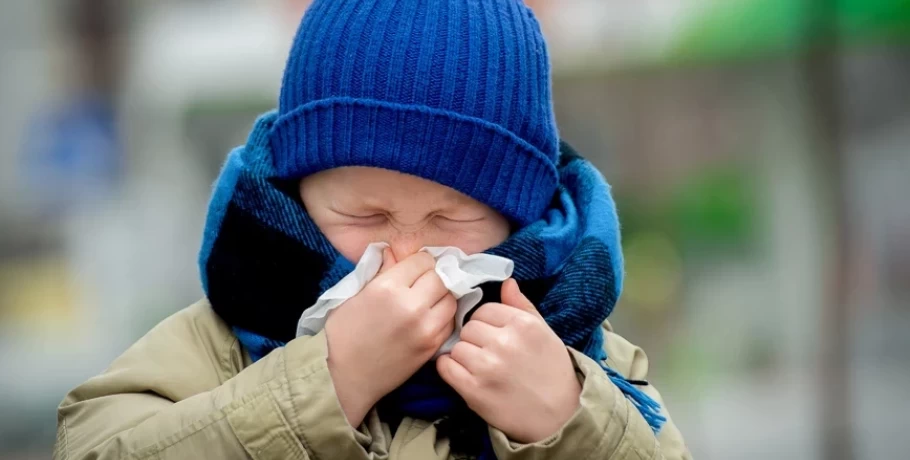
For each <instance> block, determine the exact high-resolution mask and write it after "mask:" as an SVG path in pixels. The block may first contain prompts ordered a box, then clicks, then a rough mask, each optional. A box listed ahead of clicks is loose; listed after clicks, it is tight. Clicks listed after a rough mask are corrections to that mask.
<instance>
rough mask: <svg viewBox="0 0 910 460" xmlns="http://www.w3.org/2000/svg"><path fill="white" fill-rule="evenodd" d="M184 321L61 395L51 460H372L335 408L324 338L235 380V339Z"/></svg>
mask: <svg viewBox="0 0 910 460" xmlns="http://www.w3.org/2000/svg"><path fill="white" fill-rule="evenodd" d="M192 308H193V307H191V309H192ZM211 314H212V315H214V313H211ZM182 315H183V316H182ZM186 315H187V314H186V313H183V312H181V313H178V314H177V315H174V316H172V317H171V318H169V319H167V320H165V321H164V322H162V323H161V324H160V325H158V326H157V327H156V328H155V329H153V330H152V331H151V332H149V333H148V334H147V335H146V336H145V337H144V338H142V339H141V340H140V341H139V342H137V343H136V344H135V345H133V346H132V347H131V348H130V349H129V350H127V351H126V352H125V353H124V354H123V355H122V356H120V357H119V358H118V359H117V360H115V362H114V363H113V364H112V366H111V367H110V368H109V369H108V370H107V371H105V372H104V373H103V374H101V375H99V376H97V377H95V378H92V379H90V380H89V381H87V382H85V383H84V384H82V385H81V386H79V387H77V388H76V389H75V390H73V391H72V392H70V393H69V394H68V395H67V396H66V398H65V399H64V401H63V402H62V403H61V405H60V407H59V410H58V433H57V443H56V447H55V451H54V458H55V459H59V460H63V459H82V458H92V459H114V458H134V459H146V458H155V459H162V460H164V459H198V458H222V459H233V458H244V459H245V458H253V459H257V460H264V459H290V458H294V459H318V458H339V457H341V458H352V459H357V458H363V459H367V458H372V455H370V454H368V453H367V451H368V450H369V449H370V446H369V444H370V440H369V439H368V438H367V437H366V436H365V435H363V434H362V433H359V432H357V431H355V430H354V429H353V428H351V426H350V425H349V424H348V422H347V420H346V419H345V416H344V413H343V412H342V410H341V407H340V405H339V404H338V399H337V397H336V395H335V391H334V386H333V385H332V381H331V379H330V377H329V372H328V368H327V364H326V356H327V355H328V353H327V345H326V341H325V336H324V335H323V334H320V335H317V336H315V337H308V338H300V339H297V340H294V341H292V342H291V343H289V344H288V345H287V346H286V347H284V348H280V349H276V350H275V351H273V352H272V353H271V354H269V355H268V356H266V357H265V358H263V359H261V360H259V361H258V362H256V363H255V364H252V365H251V366H249V367H247V368H246V369H243V370H242V371H239V373H238V372H237V371H236V370H237V369H241V368H242V367H243V366H242V364H243V363H242V360H243V357H242V356H243V355H242V354H241V353H240V352H239V345H238V344H237V342H236V339H234V338H233V335H232V334H228V333H224V331H222V333H220V334H215V333H211V331H206V330H205V329H207V328H208V329H211V327H210V326H206V325H204V324H203V325H200V321H198V318H191V319H189V320H188V319H187V318H186ZM210 322H211V321H210ZM220 327H222V328H226V326H224V325H223V324H222V325H221V326H220ZM219 342H220V343H219ZM219 347H222V348H226V349H228V350H229V351H230V350H232V352H225V353H219V352H218V348H219ZM230 368H233V369H234V371H233V372H222V371H223V370H225V369H230ZM234 374H236V375H234ZM231 375H233V377H231V378H229V379H228V378H227V376H231ZM219 380H224V381H219Z"/></svg>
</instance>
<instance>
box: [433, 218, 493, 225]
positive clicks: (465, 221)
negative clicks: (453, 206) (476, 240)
mask: <svg viewBox="0 0 910 460" xmlns="http://www.w3.org/2000/svg"><path fill="white" fill-rule="evenodd" d="M436 217H439V218H440V219H443V220H446V221H448V222H454V223H458V224H470V223H474V222H480V221H482V220H484V217H479V218H476V219H456V218H454V217H447V216H436Z"/></svg>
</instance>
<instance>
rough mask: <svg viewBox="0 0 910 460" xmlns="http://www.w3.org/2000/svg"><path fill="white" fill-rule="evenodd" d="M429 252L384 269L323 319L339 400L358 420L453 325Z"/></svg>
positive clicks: (449, 300)
mask: <svg viewBox="0 0 910 460" xmlns="http://www.w3.org/2000/svg"><path fill="white" fill-rule="evenodd" d="M435 266H436V261H435V260H434V259H433V256H431V255H429V254H427V253H423V252H420V253H417V254H414V255H412V256H410V257H408V258H407V259H405V260H403V261H401V262H400V263H396V261H395V257H394V255H393V254H392V251H391V250H389V249H386V250H385V251H384V252H383V255H382V269H381V270H380V272H379V274H378V275H377V276H376V278H375V279H373V280H372V281H370V283H369V284H367V285H366V286H365V287H364V288H363V290H362V291H361V292H360V293H359V294H357V295H356V296H354V297H352V298H351V299H349V300H348V301H347V302H345V303H344V304H342V305H341V306H340V307H338V309H336V310H335V311H334V312H332V314H331V315H330V316H329V319H328V321H327V322H326V326H325V329H326V337H327V340H328V346H329V359H328V365H329V372H330V374H331V376H332V383H333V384H334V385H335V392H336V393H337V395H338V400H339V402H340V403H341V407H342V409H343V410H344V413H345V415H346V416H347V418H348V422H350V423H351V425H353V426H357V425H359V424H360V422H361V421H362V420H363V417H365V416H366V414H367V413H368V412H369V411H370V408H372V407H373V405H374V404H376V402H378V401H379V400H380V399H381V398H382V397H383V396H385V395H386V394H388V393H389V392H391V391H392V390H394V389H395V388H397V387H398V386H399V385H401V384H402V383H404V381H405V380H407V379H408V378H410V377H411V376H412V375H414V373H415V372H417V370H418V369H419V368H420V367H421V366H422V365H424V364H425V363H426V362H427V361H429V360H430V358H432V357H433V355H434V354H435V353H436V351H437V350H438V349H439V347H441V346H442V344H443V342H445V340H446V339H447V338H449V336H450V335H451V334H452V330H453V329H454V327H455V321H454V319H455V307H456V303H455V298H454V297H452V295H451V294H449V290H448V289H446V287H445V285H444V284H443V283H442V280H441V279H439V276H438V275H437V274H436V272H435V270H434V268H435Z"/></svg>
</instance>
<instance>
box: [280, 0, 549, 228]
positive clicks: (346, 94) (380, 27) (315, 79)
mask: <svg viewBox="0 0 910 460" xmlns="http://www.w3.org/2000/svg"><path fill="white" fill-rule="evenodd" d="M278 112H279V118H278V120H277V122H276V123H275V127H274V129H273V131H272V133H271V139H270V142H271V145H272V149H273V151H274V152H273V153H274V158H275V168H276V169H277V171H278V173H279V175H281V176H282V177H286V178H299V177H303V176H306V175H309V174H313V173H316V172H319V171H322V170H326V169H330V168H336V167H340V166H374V167H381V168H386V169H391V170H395V171H400V172H404V173H408V174H412V175H415V176H419V177H423V178H425V179H429V180H432V181H435V182H438V183H441V184H443V185H446V186H449V187H452V188H454V189H456V190H458V191H460V192H462V193H464V194H466V195H468V196H470V197H473V198H474V199H476V200H478V201H481V202H483V203H486V204H487V205H489V206H490V207H492V208H493V209H496V210H497V211H499V212H500V213H502V214H503V215H505V216H506V217H507V218H510V219H511V220H513V221H515V222H516V223H518V224H520V225H526V224H529V223H531V222H533V221H535V220H537V219H539V218H540V217H541V216H542V215H543V212H544V211H545V210H546V208H547V206H548V204H549V203H550V201H551V199H552V197H553V194H554V192H555V191H556V188H557V185H558V182H559V178H558V175H557V172H556V163H557V157H558V155H559V153H558V152H559V149H558V134H557V131H556V121H555V117H554V115H553V104H552V98H551V95H550V66H549V60H548V57H547V49H546V44H545V43H544V39H543V36H542V34H541V31H540V25H539V24H538V22H537V20H536V19H535V18H534V15H533V13H532V12H531V10H530V9H528V8H527V7H526V6H525V5H524V4H523V2H522V1H521V0H315V1H314V2H313V4H312V5H311V6H310V8H309V10H308V11H307V13H306V15H304V18H303V22H302V23H301V25H300V28H299V30H298V31H297V36H296V38H295V39H294V44H293V46H292V48H291V53H290V57H289V58H288V62H287V67H286V69H285V74H284V80H283V83H282V87H281V96H280V101H279V108H278Z"/></svg>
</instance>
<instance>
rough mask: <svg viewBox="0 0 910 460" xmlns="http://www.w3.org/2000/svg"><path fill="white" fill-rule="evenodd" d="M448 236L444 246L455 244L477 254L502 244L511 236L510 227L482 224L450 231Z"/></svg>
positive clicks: (469, 252)
mask: <svg viewBox="0 0 910 460" xmlns="http://www.w3.org/2000/svg"><path fill="white" fill-rule="evenodd" d="M446 236H447V237H446V240H448V242H447V243H446V244H444V246H455V247H458V248H461V250H463V251H464V252H466V253H468V254H476V253H479V252H483V251H486V250H487V249H490V248H492V247H495V246H498V245H500V244H501V243H502V242H503V241H505V240H506V239H507V238H508V237H509V231H508V228H499V227H498V226H491V225H482V226H476V227H466V228H463V229H459V230H453V231H449V232H447V234H446Z"/></svg>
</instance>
